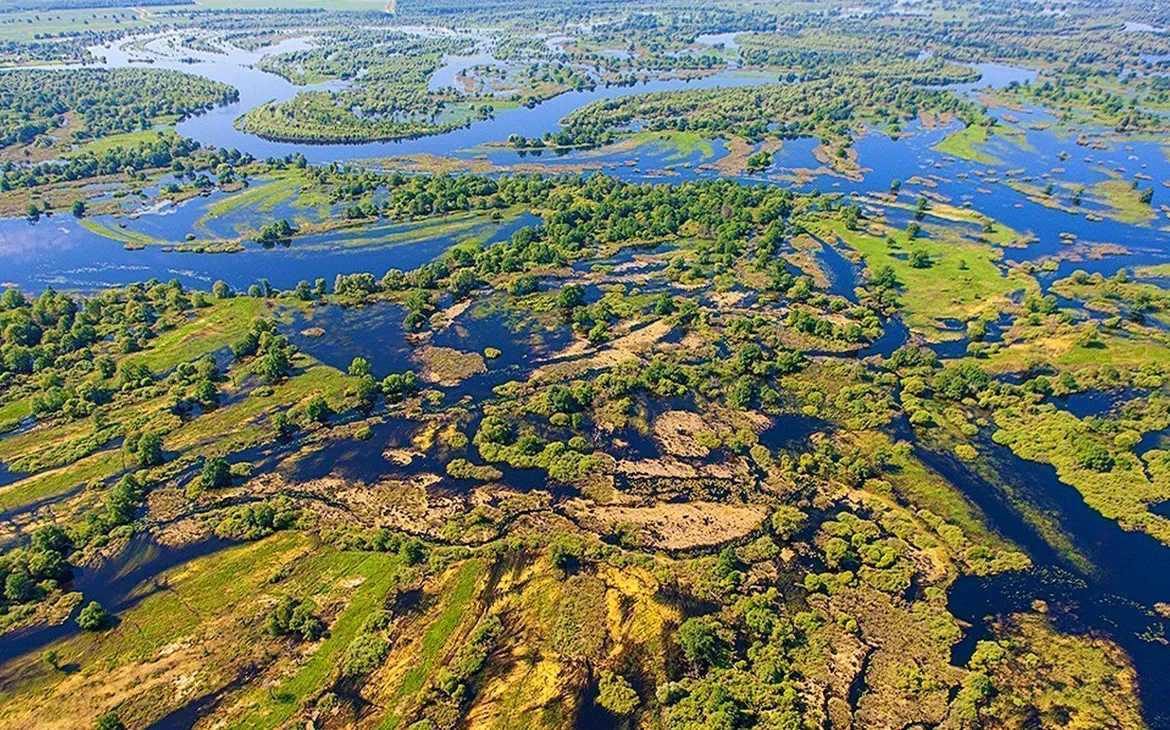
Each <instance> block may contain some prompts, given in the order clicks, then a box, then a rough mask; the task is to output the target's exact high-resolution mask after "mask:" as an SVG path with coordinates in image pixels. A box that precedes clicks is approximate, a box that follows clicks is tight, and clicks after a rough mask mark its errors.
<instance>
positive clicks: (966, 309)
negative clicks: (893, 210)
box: [808, 221, 1038, 336]
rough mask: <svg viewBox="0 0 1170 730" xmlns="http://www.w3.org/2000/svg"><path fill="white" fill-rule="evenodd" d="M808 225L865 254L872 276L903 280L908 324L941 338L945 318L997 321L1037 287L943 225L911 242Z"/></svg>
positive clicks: (881, 230) (875, 232)
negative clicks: (884, 270)
mask: <svg viewBox="0 0 1170 730" xmlns="http://www.w3.org/2000/svg"><path fill="white" fill-rule="evenodd" d="M808 227H809V228H810V229H811V230H813V231H815V232H816V233H817V234H818V235H820V236H821V237H822V238H825V239H834V238H836V239H840V240H841V241H843V242H844V243H845V244H846V245H847V246H849V247H850V248H852V249H853V250H855V251H857V252H859V253H860V254H862V256H863V257H864V258H865V265H866V269H867V270H868V271H869V272H871V273H872V272H874V271H875V270H876V269H878V268H879V267H882V266H889V267H890V268H891V269H892V270H893V271H894V274H895V276H896V277H897V279H898V281H899V282H901V287H900V298H901V302H902V306H903V309H904V312H905V319H906V323H907V324H908V325H910V326H911V327H912V328H915V329H917V330H919V331H922V332H924V333H926V334H927V335H929V336H940V335H941V333H942V331H943V330H944V329H945V327H944V326H943V324H942V322H941V320H942V319H945V318H948V317H958V318H960V319H963V320H971V319H978V318H980V317H990V318H994V317H995V316H996V315H998V312H999V311H1001V310H1002V309H1003V308H1004V307H1007V306H1010V305H1011V300H1010V297H1011V296H1012V295H1013V294H1017V293H1019V292H1034V291H1036V290H1037V289H1038V285H1037V283H1036V282H1035V280H1034V279H1032V278H1031V277H1030V276H1027V275H1026V274H1021V273H1018V272H1015V271H1012V272H1009V273H1008V274H1006V275H1005V274H1004V272H1003V271H1002V270H1001V269H1000V267H999V266H998V265H997V264H996V262H997V261H998V260H999V258H1000V257H1001V256H1002V255H1003V254H1002V250H1001V249H999V248H998V247H995V246H993V245H990V244H987V243H979V242H975V241H972V240H970V239H967V238H965V237H959V236H955V235H954V234H953V233H951V232H949V231H948V229H947V228H945V227H935V226H927V229H926V230H928V231H930V233H929V235H928V236H924V237H919V238H916V239H913V240H909V239H907V238H906V236H905V234H904V233H903V232H900V231H895V230H891V229H889V228H887V227H874V228H873V229H872V231H850V230H848V229H847V228H846V227H845V226H844V225H843V224H841V223H840V222H837V221H813V222H810V223H809V225H808ZM887 235H890V236H893V238H894V241H895V246H896V247H891V246H890V245H889V244H888V242H887V238H886V237H885V236H887ZM913 250H918V251H923V252H925V253H926V254H927V255H928V256H929V257H930V266H929V267H927V268H915V267H914V266H912V265H911V264H910V261H909V252H910V251H913Z"/></svg>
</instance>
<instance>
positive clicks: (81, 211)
mask: <svg viewBox="0 0 1170 730" xmlns="http://www.w3.org/2000/svg"><path fill="white" fill-rule="evenodd" d="M84 216H85V201H82V200H74V201H73V217H74V218H82V217H84Z"/></svg>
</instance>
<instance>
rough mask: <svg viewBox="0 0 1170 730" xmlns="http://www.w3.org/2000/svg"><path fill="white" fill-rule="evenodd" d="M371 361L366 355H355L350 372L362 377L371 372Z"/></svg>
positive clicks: (350, 364)
mask: <svg viewBox="0 0 1170 730" xmlns="http://www.w3.org/2000/svg"><path fill="white" fill-rule="evenodd" d="M371 372H372V371H371V369H370V361H369V360H367V359H365V358H364V357H355V358H354V359H353V360H352V361H351V362H350V363H349V374H350V375H352V376H354V377H355V378H356V377H362V376H365V375H370V374H371Z"/></svg>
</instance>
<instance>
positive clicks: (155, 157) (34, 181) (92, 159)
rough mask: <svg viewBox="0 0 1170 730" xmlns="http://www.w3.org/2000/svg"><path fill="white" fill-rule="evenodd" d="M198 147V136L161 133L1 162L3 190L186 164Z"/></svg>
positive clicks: (0, 178)
mask: <svg viewBox="0 0 1170 730" xmlns="http://www.w3.org/2000/svg"><path fill="white" fill-rule="evenodd" d="M198 149H199V143H198V142H196V141H195V140H192V139H186V138H184V137H179V136H177V135H174V136H168V137H161V136H160V137H159V138H158V139H156V140H153V141H147V142H143V143H141V144H139V145H137V146H134V147H129V148H124V147H115V148H113V149H110V150H106V151H105V152H102V153H101V154H100V155H95V154H93V153H88V154H82V155H78V156H77V157H74V158H71V159H69V160H64V161H61V162H45V163H41V164H39V165H31V166H27V167H26V166H22V165H17V164H15V163H12V162H5V163H4V164H3V165H0V191H5V190H16V189H19V188H34V187H36V186H38V185H48V184H50V183H56V182H67V181H72V180H84V179H87V178H91V177H97V176H100V175H116V174H118V173H123V172H127V171H134V172H137V171H141V170H148V169H152V168H159V167H168V166H172V167H173V166H176V165H179V166H182V163H180V162H179V161H180V160H185V159H187V158H189V157H190V155H192V154H193V153H194V152H195V151H196V150H198ZM237 154H238V153H237Z"/></svg>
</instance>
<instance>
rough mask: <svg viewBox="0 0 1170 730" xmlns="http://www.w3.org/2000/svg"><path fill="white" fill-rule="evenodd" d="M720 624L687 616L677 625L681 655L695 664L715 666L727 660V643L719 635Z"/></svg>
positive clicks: (711, 620)
mask: <svg viewBox="0 0 1170 730" xmlns="http://www.w3.org/2000/svg"><path fill="white" fill-rule="evenodd" d="M721 628H722V626H720V625H719V623H718V622H716V621H715V620H713V619H706V618H689V619H687V620H686V621H684V622H683V624H682V626H679V627H678V645H679V648H680V649H682V652H683V656H685V657H686V658H687V661H689V662H690V663H691V664H694V665H696V666H706V667H717V666H722V665H723V664H724V663H726V661H727V656H728V650H727V644H726V642H725V641H724V640H723V637H721V636H720V635H719V633H720V632H719V630H720V629H721Z"/></svg>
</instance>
